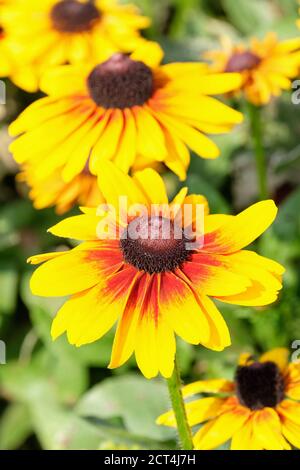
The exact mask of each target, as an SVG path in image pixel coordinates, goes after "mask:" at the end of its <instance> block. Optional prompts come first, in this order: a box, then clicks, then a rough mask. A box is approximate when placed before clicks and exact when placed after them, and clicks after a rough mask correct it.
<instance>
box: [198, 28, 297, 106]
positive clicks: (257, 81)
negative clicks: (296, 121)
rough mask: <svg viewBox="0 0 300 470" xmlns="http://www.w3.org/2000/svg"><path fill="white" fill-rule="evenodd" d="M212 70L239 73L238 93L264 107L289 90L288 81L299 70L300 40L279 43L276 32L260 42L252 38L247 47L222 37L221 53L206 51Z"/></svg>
mask: <svg viewBox="0 0 300 470" xmlns="http://www.w3.org/2000/svg"><path fill="white" fill-rule="evenodd" d="M205 56H206V58H208V59H212V61H213V63H212V69H213V70H214V71H218V72H228V73H232V72H239V73H241V76H242V84H241V87H240V90H241V91H243V92H244V93H245V96H246V99H247V100H249V101H250V102H251V103H253V104H255V105H265V104H267V103H269V101H270V100H271V98H272V97H275V96H279V95H280V94H281V93H282V90H290V89H291V79H292V78H295V77H297V76H298V72H299V69H300V38H299V37H296V38H294V39H287V40H285V41H279V40H278V38H277V36H276V34H275V33H273V32H272V33H268V34H267V35H266V37H265V38H264V39H262V40H260V39H257V38H252V39H251V41H250V45H249V46H248V47H247V46H246V45H244V44H239V45H234V44H232V42H231V40H230V39H229V38H228V37H224V38H223V50H219V51H213V52H208V53H206V54H205Z"/></svg>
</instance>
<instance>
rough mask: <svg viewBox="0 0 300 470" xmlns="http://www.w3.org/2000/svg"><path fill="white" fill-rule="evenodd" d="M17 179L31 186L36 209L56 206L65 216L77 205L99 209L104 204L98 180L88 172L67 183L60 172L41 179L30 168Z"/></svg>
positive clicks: (85, 171) (83, 172)
mask: <svg viewBox="0 0 300 470" xmlns="http://www.w3.org/2000/svg"><path fill="white" fill-rule="evenodd" d="M17 179H18V181H21V182H26V183H27V184H28V185H29V187H30V192H29V197H30V199H32V200H33V205H34V207H35V209H45V208H46V207H51V206H56V212H57V214H64V213H65V212H67V211H69V210H70V209H72V208H73V207H74V206H77V205H80V206H89V207H97V206H98V205H99V204H101V203H102V202H104V200H103V197H102V195H101V192H100V190H99V187H98V184H97V178H96V176H94V175H91V173H90V172H89V171H88V170H83V171H82V173H80V174H79V175H77V176H75V178H73V179H72V180H71V181H70V182H68V183H65V182H64V181H63V180H62V178H61V175H60V171H59V170H58V171H56V172H54V173H53V174H51V175H50V177H46V178H43V179H39V178H38V175H36V173H35V172H34V168H31V167H30V166H29V167H24V168H23V170H22V172H21V173H19V174H18V176H17Z"/></svg>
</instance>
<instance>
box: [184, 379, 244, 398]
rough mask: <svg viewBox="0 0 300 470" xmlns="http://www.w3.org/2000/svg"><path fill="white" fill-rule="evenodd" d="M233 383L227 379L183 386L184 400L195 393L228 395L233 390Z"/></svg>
mask: <svg viewBox="0 0 300 470" xmlns="http://www.w3.org/2000/svg"><path fill="white" fill-rule="evenodd" d="M234 388H235V385H234V382H231V381H230V380H227V379H210V380H198V381H197V382H193V383H191V384H188V385H185V386H184V387H183V389H182V393H183V396H184V397H185V398H187V397H189V396H192V395H196V394H197V393H230V392H232V391H233V390H234Z"/></svg>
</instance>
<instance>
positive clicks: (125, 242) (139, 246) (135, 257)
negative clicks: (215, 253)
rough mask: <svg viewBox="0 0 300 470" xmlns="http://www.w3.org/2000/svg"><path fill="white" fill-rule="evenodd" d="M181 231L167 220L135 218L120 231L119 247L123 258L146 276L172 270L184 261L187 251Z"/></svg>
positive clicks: (161, 218) (155, 217) (187, 256)
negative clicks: (146, 274)
mask: <svg viewBox="0 0 300 470" xmlns="http://www.w3.org/2000/svg"><path fill="white" fill-rule="evenodd" d="M188 241H190V240H188V239H187V238H186V237H185V235H184V233H183V231H182V228H181V227H179V226H177V225H176V224H175V223H174V222H172V221H170V219H167V218H164V217H161V216H154V217H138V218H136V219H134V220H133V221H132V222H130V223H129V224H128V227H127V229H126V230H125V231H124V232H123V234H122V237H121V240H120V246H121V250H122V252H123V256H124V259H125V261H126V262H127V263H129V264H132V265H133V266H134V267H135V268H137V269H138V270H140V271H146V272H147V273H149V274H153V273H162V272H165V271H174V270H175V269H176V268H178V267H180V266H181V265H182V263H184V262H185V261H187V259H188V258H189V255H190V253H191V252H190V251H189V250H188V249H187V242H188Z"/></svg>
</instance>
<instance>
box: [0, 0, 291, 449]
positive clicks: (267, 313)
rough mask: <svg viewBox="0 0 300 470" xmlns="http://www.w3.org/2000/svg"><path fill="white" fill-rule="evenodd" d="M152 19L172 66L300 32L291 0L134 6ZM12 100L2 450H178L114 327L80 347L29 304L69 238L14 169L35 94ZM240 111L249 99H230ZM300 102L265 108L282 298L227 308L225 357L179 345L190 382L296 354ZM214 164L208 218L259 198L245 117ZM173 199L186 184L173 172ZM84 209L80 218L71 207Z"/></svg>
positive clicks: (37, 304) (3, 112)
mask: <svg viewBox="0 0 300 470" xmlns="http://www.w3.org/2000/svg"><path fill="white" fill-rule="evenodd" d="M135 3H136V4H138V5H139V6H140V7H141V9H142V11H143V12H144V13H145V14H147V15H149V16H150V17H151V18H152V19H153V25H152V27H151V28H150V29H149V30H148V31H147V32H146V36H147V37H148V38H151V39H154V40H157V41H159V42H160V43H161V44H162V46H163V47H164V49H165V51H166V61H171V60H199V57H200V55H201V53H202V52H204V51H206V50H208V49H212V48H216V47H218V38H219V36H220V35H222V34H228V35H230V36H232V37H233V38H234V39H235V40H240V39H243V38H247V37H248V36H251V35H254V34H255V35H258V36H262V35H263V34H264V33H265V32H267V31H269V30H273V31H276V32H278V34H279V35H280V37H282V38H284V37H293V36H297V35H299V30H297V28H296V26H295V20H296V17H297V2H296V1H295V0H251V1H249V0H136V2H135ZM7 95H8V102H7V105H6V106H5V107H4V106H2V107H0V340H3V341H5V343H6V346H7V359H6V360H7V364H6V365H0V449H40V448H43V449H114V448H121V449H124V448H130V449H135V448H144V449H160V448H161V449H164V448H168V449H170V448H174V447H175V446H176V435H175V432H174V431H173V430H169V429H164V428H160V427H157V426H156V425H155V423H154V422H155V418H156V417H157V415H159V414H160V413H161V412H163V411H165V410H166V409H167V408H168V406H169V404H168V397H167V390H166V386H165V384H164V382H163V381H162V380H160V379H157V380H152V381H147V380H146V379H144V378H143V377H142V376H141V374H140V373H139V372H138V370H137V369H136V367H135V362H134V360H132V361H131V362H129V363H128V364H127V365H125V366H124V367H122V368H120V369H117V370H115V371H109V370H107V369H106V365H107V363H108V361H109V356H110V351H111V345H112V339H113V332H111V333H109V334H108V335H107V336H106V337H105V338H104V339H103V340H101V341H99V342H97V343H95V344H93V345H90V346H85V347H82V348H80V349H76V348H74V347H72V346H70V345H68V344H67V341H66V339H65V338H61V339H59V340H58V341H57V342H55V343H53V342H52V341H51V339H50V324H51V318H52V317H53V315H54V313H55V311H56V310H57V307H58V305H59V304H58V302H57V301H53V300H47V299H41V298H33V297H32V296H31V294H30V292H29V289H28V278H29V275H30V268H29V267H27V266H26V262H25V260H26V258H27V257H28V256H30V255H33V254H35V253H41V252H44V251H49V250H50V251H51V250H53V249H55V247H56V246H57V245H61V246H65V245H66V242H65V241H63V240H59V239H55V237H52V236H51V235H50V234H47V233H46V229H47V228H48V227H49V226H51V225H53V224H54V223H56V221H57V220H58V216H56V215H55V213H54V211H53V210H44V211H40V212H37V211H35V210H34V209H33V208H32V206H31V203H30V202H29V201H28V200H27V198H26V189H25V188H24V187H22V186H20V185H19V184H17V183H16V182H15V173H16V170H17V168H16V166H15V164H14V163H13V162H12V160H11V157H10V155H9V153H8V150H7V146H8V143H9V138H8V136H7V124H8V123H9V122H11V120H12V119H13V118H14V117H15V116H16V115H17V114H18V113H19V112H20V111H21V110H22V109H23V108H24V107H26V106H27V105H28V104H29V103H30V102H31V101H33V100H35V99H36V95H28V94H25V93H23V92H21V91H20V90H18V89H17V88H16V87H14V86H13V85H11V84H10V83H7ZM232 104H233V105H234V106H236V107H240V108H241V109H242V108H243V106H242V103H241V102H237V101H236V102H234V103H232ZM299 135H300V106H294V105H292V104H291V96H290V93H286V94H285V95H284V96H283V97H281V98H280V99H278V100H276V101H274V102H273V103H271V104H270V105H269V106H268V107H267V108H266V109H265V110H264V138H265V145H266V149H267V155H268V166H269V180H270V188H271V193H272V197H273V198H274V199H275V201H276V202H277V203H278V204H279V205H280V212H279V216H278V219H277V221H276V222H275V224H274V225H273V227H272V228H271V229H270V230H269V231H268V232H267V233H266V234H265V235H264V236H263V237H262V238H261V239H260V241H259V242H258V244H257V246H256V249H257V250H258V251H260V252H261V253H263V254H264V255H265V256H269V257H271V258H274V259H276V260H278V261H280V262H281V263H283V264H284V266H285V267H286V268H287V273H286V275H285V283H284V290H283V293H282V295H281V298H280V300H279V302H278V303H277V304H275V305H273V306H271V307H268V308H264V309H251V308H247V307H233V306H226V305H220V309H221V311H222V313H223V314H224V316H225V318H226V320H227V322H228V323H229V325H230V329H231V333H232V340H233V344H232V347H230V348H228V349H227V350H226V351H224V352H223V353H213V352H211V351H208V350H206V349H204V348H202V347H192V346H190V345H187V344H185V343H181V342H179V343H178V347H179V355H180V362H181V366H182V375H183V378H184V380H185V381H192V380H195V379H199V378H203V377H218V376H221V377H232V375H233V374H234V366H235V363H236V360H237V357H238V354H239V353H240V352H242V351H245V350H246V351H251V352H252V351H253V352H256V353H259V352H261V351H264V350H267V349H269V348H272V347H275V346H287V347H289V348H290V347H291V343H292V341H293V340H295V339H300V302H299V301H300V276H299V261H300V211H299V207H300V143H299ZM215 140H216V141H217V143H218V144H219V146H220V147H221V149H222V156H221V158H220V159H218V160H217V161H209V162H207V161H204V160H202V159H200V158H198V157H196V156H194V157H193V159H192V165H191V168H190V171H189V176H188V186H189V188H190V192H195V193H202V194H204V195H205V196H207V198H208V199H209V202H210V206H211V210H212V212H223V213H235V212H237V211H239V210H241V209H243V208H244V207H246V206H247V205H249V204H250V203H252V202H254V201H255V200H256V198H257V188H256V177H255V166H254V158H253V154H252V151H251V143H250V139H249V126H248V123H247V120H246V122H245V123H244V124H243V125H242V126H241V127H240V128H239V129H237V130H235V131H234V132H233V133H231V134H230V135H228V136H221V137H217V138H216V139H215ZM165 177H166V182H167V184H168V188H169V191H170V195H172V194H173V193H174V192H175V191H176V190H177V189H178V187H179V186H180V185H179V182H178V180H177V179H176V177H174V176H173V175H171V174H167V175H166V176H165ZM75 212H76V211H75Z"/></svg>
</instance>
